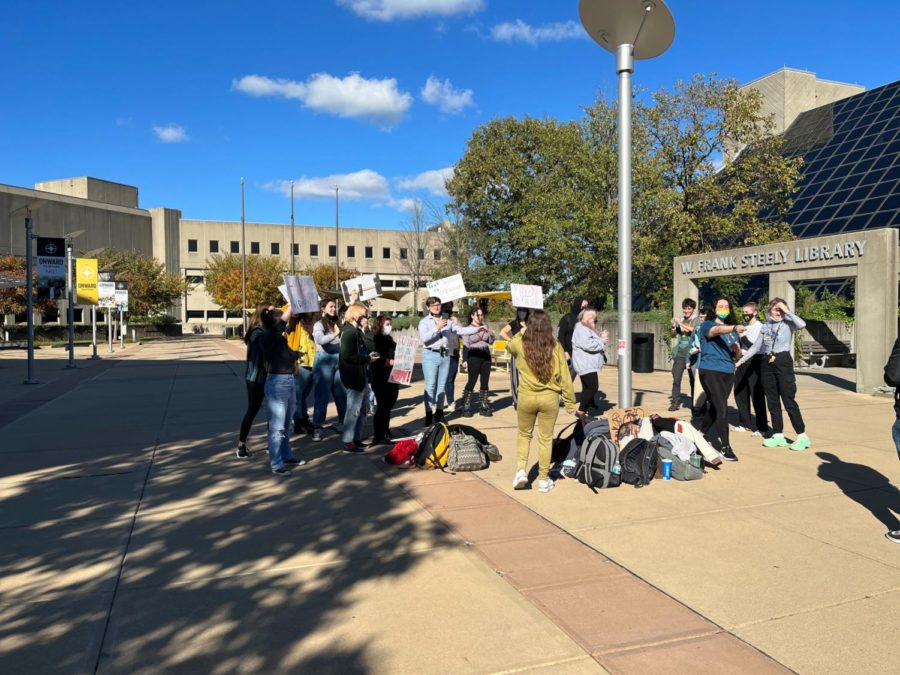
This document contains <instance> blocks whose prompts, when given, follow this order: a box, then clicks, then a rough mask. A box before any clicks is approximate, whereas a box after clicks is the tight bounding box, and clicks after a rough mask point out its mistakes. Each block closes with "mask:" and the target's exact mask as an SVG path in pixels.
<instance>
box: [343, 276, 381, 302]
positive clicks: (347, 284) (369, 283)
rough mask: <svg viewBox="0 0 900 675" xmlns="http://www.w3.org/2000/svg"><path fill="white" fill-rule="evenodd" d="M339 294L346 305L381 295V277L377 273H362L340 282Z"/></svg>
mask: <svg viewBox="0 0 900 675" xmlns="http://www.w3.org/2000/svg"><path fill="white" fill-rule="evenodd" d="M341 294H342V295H343V296H344V302H345V303H347V304H348V305H351V304H353V303H354V302H365V301H367V300H374V299H375V298H377V297H378V296H380V295H381V279H379V278H378V275H377V274H363V275H362V276H360V277H354V278H352V279H347V280H346V281H342V282H341Z"/></svg>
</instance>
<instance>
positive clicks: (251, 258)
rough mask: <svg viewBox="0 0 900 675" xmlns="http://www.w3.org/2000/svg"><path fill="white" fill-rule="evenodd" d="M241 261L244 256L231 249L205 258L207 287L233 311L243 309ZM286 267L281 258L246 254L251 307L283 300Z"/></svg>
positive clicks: (218, 303) (223, 304) (222, 303)
mask: <svg viewBox="0 0 900 675" xmlns="http://www.w3.org/2000/svg"><path fill="white" fill-rule="evenodd" d="M241 262H242V260H241V256H240V255H237V254H232V253H220V254H217V255H213V256H210V258H209V259H208V260H207V261H206V291H207V293H209V294H210V296H211V297H212V299H213V301H214V302H215V303H216V304H217V305H219V306H221V307H224V308H225V309H226V310H228V311H230V312H240V311H241V305H242V303H243V298H242V294H241V279H242V271H241V270H242V265H241ZM285 269H286V268H285V265H284V263H283V262H282V260H281V258H277V257H272V258H270V257H263V256H259V255H248V256H247V307H248V308H253V307H256V305H258V304H259V303H262V302H273V303H280V302H281V301H282V298H281V295H280V294H279V292H278V287H279V286H280V285H281V284H283V283H284V273H285Z"/></svg>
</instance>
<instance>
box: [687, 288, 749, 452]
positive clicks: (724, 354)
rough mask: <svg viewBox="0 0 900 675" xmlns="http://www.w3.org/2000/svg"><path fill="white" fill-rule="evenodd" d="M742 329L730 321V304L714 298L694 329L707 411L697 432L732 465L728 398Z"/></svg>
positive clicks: (724, 300) (722, 299)
mask: <svg viewBox="0 0 900 675" xmlns="http://www.w3.org/2000/svg"><path fill="white" fill-rule="evenodd" d="M745 330H746V329H745V327H744V326H741V325H739V324H738V322H737V320H736V319H735V318H734V312H733V311H732V305H731V301H730V300H729V299H728V298H725V297H719V298H716V302H715V304H714V305H713V307H712V310H711V311H708V312H707V314H706V320H705V321H704V322H703V323H701V324H700V327H699V328H698V329H697V335H698V337H699V339H700V360H699V361H698V362H697V368H698V370H699V372H700V386H701V387H703V391H704V392H705V393H706V403H707V410H706V415H705V416H704V417H703V422H702V423H701V424H700V431H701V433H703V434H709V433H710V431H711V432H712V433H711V435H707V438H708V439H709V441H710V443H712V444H713V446H715V447H716V449H717V450H719V451H720V452H721V453H722V456H723V457H724V458H725V459H727V460H728V461H729V462H736V461H737V459H738V458H737V455H735V454H734V450H732V448H731V442H730V439H729V437H728V396H729V394H731V390H732V388H733V387H734V362H735V360H736V359H735V355H737V357H738V358H740V355H741V354H740V345H739V340H740V336H741V335H743V334H744V331H745Z"/></svg>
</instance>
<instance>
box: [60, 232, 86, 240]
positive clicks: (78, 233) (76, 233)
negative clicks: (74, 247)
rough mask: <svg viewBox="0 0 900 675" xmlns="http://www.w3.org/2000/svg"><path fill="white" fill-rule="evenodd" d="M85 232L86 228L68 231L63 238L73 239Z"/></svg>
mask: <svg viewBox="0 0 900 675" xmlns="http://www.w3.org/2000/svg"><path fill="white" fill-rule="evenodd" d="M83 234H84V230H75V231H74V232H66V233H65V234H64V235H63V239H69V240H72V239H75V238H76V237H80V236H81V235H83Z"/></svg>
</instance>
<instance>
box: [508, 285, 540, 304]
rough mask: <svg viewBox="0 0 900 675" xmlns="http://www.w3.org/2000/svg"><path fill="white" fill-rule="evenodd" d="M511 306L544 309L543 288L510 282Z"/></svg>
mask: <svg viewBox="0 0 900 675" xmlns="http://www.w3.org/2000/svg"><path fill="white" fill-rule="evenodd" d="M509 290H510V292H511V293H512V304H513V307H527V308H528V309H544V290H543V289H542V288H541V287H540V286H529V285H527V284H510V285H509Z"/></svg>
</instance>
